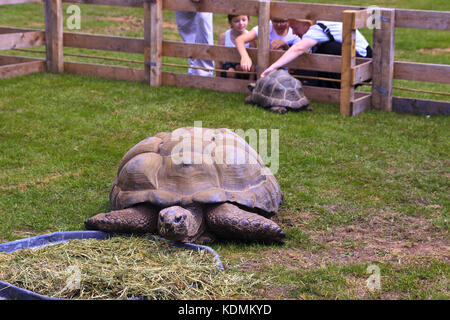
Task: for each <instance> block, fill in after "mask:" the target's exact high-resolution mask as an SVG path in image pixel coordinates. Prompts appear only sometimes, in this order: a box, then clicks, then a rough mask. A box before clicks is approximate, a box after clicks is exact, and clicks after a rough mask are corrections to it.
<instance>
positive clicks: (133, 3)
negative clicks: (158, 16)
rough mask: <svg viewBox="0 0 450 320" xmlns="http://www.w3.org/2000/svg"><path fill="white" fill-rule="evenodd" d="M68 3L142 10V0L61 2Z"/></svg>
mask: <svg viewBox="0 0 450 320" xmlns="http://www.w3.org/2000/svg"><path fill="white" fill-rule="evenodd" d="M62 1H63V2H68V3H79V4H94V5H105V6H118V7H140V8H142V6H143V3H144V1H143V0H62Z"/></svg>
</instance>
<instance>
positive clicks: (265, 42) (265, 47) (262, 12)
mask: <svg viewBox="0 0 450 320" xmlns="http://www.w3.org/2000/svg"><path fill="white" fill-rule="evenodd" d="M258 8H259V9H258V78H259V77H260V75H261V73H262V72H263V71H264V70H266V69H267V68H268V67H269V65H270V42H269V32H270V30H269V22H270V0H259V5H258Z"/></svg>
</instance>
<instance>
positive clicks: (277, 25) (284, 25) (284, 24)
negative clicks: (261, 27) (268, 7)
mask: <svg viewBox="0 0 450 320" xmlns="http://www.w3.org/2000/svg"><path fill="white" fill-rule="evenodd" d="M272 25H273V28H274V29H275V31H276V32H277V33H278V34H280V35H281V34H283V33H284V32H285V31H286V30H287V29H288V28H289V20H288V19H282V18H273V19H272Z"/></svg>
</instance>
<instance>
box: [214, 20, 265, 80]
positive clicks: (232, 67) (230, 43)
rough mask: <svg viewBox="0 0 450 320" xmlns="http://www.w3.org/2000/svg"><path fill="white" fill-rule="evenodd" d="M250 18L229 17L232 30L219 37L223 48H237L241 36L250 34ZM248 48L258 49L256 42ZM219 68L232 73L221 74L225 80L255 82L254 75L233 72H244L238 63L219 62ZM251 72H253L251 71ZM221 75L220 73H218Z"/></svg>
mask: <svg viewBox="0 0 450 320" xmlns="http://www.w3.org/2000/svg"><path fill="white" fill-rule="evenodd" d="M249 20H250V17H249V16H247V15H232V14H229V15H228V23H229V24H230V29H228V30H227V31H225V32H224V33H222V34H221V35H220V36H219V41H218V44H219V45H221V46H227V47H235V46H236V45H235V40H236V38H237V37H239V36H240V35H243V34H246V33H248V30H247V25H248V22H249ZM245 47H246V48H249V47H250V48H256V43H255V41H251V42H250V43H246V44H245ZM216 65H217V68H219V69H224V70H227V71H231V72H220V76H221V77H224V78H238V79H250V80H255V76H254V75H248V74H239V73H234V72H233V71H242V68H241V65H240V64H239V63H237V62H221V61H219V62H217V63H216ZM250 71H253V69H251V70H250ZM216 74H217V75H219V73H216Z"/></svg>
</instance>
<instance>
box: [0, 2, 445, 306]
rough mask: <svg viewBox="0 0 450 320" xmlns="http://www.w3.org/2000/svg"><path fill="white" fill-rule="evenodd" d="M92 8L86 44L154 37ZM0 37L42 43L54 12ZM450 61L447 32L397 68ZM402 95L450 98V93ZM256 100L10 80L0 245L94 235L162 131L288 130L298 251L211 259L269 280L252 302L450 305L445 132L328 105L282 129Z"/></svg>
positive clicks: (59, 80)
mask: <svg viewBox="0 0 450 320" xmlns="http://www.w3.org/2000/svg"><path fill="white" fill-rule="evenodd" d="M316 2H323V3H339V4H351V5H367V4H368V3H367V1H342V2H341V1H316ZM375 4H377V5H380V6H386V7H403V8H411V9H428V10H450V5H449V3H448V1H403V0H402V1H371V2H370V5H375ZM67 5H68V4H65V5H64V7H65V8H66V7H67ZM80 7H81V9H82V29H81V30H80V32H85V33H104V34H112V35H121V36H134V37H142V36H143V31H142V30H143V29H142V28H143V20H142V9H137V8H118V7H114V8H113V7H102V6H99V7H95V6H88V5H86V6H84V5H83V6H80ZM255 20H256V19H252V23H253V24H256V21H255ZM164 21H165V24H164V39H171V40H178V39H179V36H178V34H177V31H176V25H175V24H174V18H173V14H172V13H171V12H165V15H164ZM0 25H2V26H5V25H7V26H17V27H31V28H36V29H41V28H43V10H42V5H41V4H25V5H17V6H1V7H0ZM226 28H227V26H226V20H225V17H224V16H223V15H217V16H216V17H215V36H216V39H217V37H218V34H219V33H220V32H222V31H223V30H225V29H226ZM67 31H68V30H67ZM363 32H365V34H366V35H367V36H368V37H370V34H369V32H368V30H363ZM449 47H450V37H449V34H448V32H444V31H442V32H441V31H435V30H412V29H398V30H397V32H396V60H409V61H418V62H429V63H443V64H450V55H449V52H448V48H449ZM65 52H74V53H82V52H88V53H92V52H91V51H90V50H75V49H66V50H65ZM8 54H19V55H31V56H39V55H38V54H25V53H23V52H17V51H8ZM96 54H104V55H107V56H114V57H123V58H127V59H143V58H142V55H132V54H121V53H112V52H96ZM67 60H69V61H79V60H82V61H89V62H94V61H92V60H85V59H76V58H67ZM165 61H177V62H183V63H186V61H184V60H183V59H166V60H165ZM95 63H100V62H98V61H95ZM133 66H134V67H136V65H133ZM179 72H184V70H179ZM402 86H410V87H411V88H426V89H428V90H430V89H431V90H434V91H445V92H449V91H450V90H449V86H447V85H435V84H426V85H424V84H414V83H411V82H407V81H405V82H402ZM395 94H396V95H404V96H416V97H418V96H417V95H416V94H413V93H410V92H398V93H397V92H396V93H395ZM420 97H421V98H434V99H441V100H445V99H443V98H445V97H442V96H430V95H425V94H424V95H420ZM244 98H245V95H243V94H225V93H219V92H213V91H208V90H199V89H191V88H177V87H170V86H164V87H158V88H152V87H149V86H148V85H146V84H144V83H135V82H122V81H110V80H106V79H101V78H93V77H82V76H75V75H69V74H61V75H54V74H48V73H41V74H33V75H29V76H24V77H19V78H14V79H3V80H0V150H1V153H0V168H1V171H0V243H2V242H6V241H12V240H16V239H20V238H24V237H28V236H32V235H37V234H43V233H48V232H53V231H60V230H80V229H83V228H84V227H83V221H84V220H86V219H87V218H89V217H91V216H92V215H93V214H96V213H99V212H105V211H107V210H108V192H109V188H110V186H111V182H112V180H113V178H114V176H115V173H116V170H117V166H118V163H119V161H120V159H121V158H122V156H123V155H124V154H125V152H126V151H127V150H128V149H130V148H131V147H132V146H134V145H135V144H136V143H137V142H139V141H140V140H142V139H143V138H145V137H148V136H152V135H154V134H156V133H157V132H160V131H171V130H174V129H175V128H178V127H183V126H192V125H194V121H202V125H203V126H204V127H211V128H220V127H228V128H230V129H243V130H248V129H252V128H253V129H256V130H258V129H266V130H270V129H278V130H279V139H280V148H279V170H278V172H277V173H276V178H277V179H278V181H279V183H280V185H281V188H282V190H283V192H284V194H285V203H284V204H283V205H282V207H281V210H280V213H279V215H278V216H277V217H275V219H274V220H276V222H277V223H279V224H280V225H281V226H282V228H283V229H284V230H285V232H286V234H287V239H286V242H285V244H283V245H281V246H275V245H269V246H268V245H262V244H242V243H234V242H231V243H215V244H213V245H211V246H212V247H213V248H214V249H215V250H216V251H217V252H218V253H219V254H220V255H221V257H222V260H223V262H224V264H225V267H226V272H230V273H236V274H247V275H249V276H250V275H253V276H254V277H256V278H257V279H264V281H263V282H261V283H263V284H260V285H257V286H255V287H253V288H250V289H251V290H250V291H251V292H252V293H251V296H250V298H251V299H449V297H450V295H449V287H448V275H449V272H450V270H449V260H448V258H449V251H448V248H449V247H448V241H449V223H448V219H449V196H448V195H449V192H450V188H449V186H450V183H449V182H450V181H449V179H450V171H449V164H450V161H449V158H450V157H449V155H450V145H449V141H450V134H449V133H450V130H449V128H450V122H449V118H448V117H443V116H436V117H434V116H432V117H426V116H415V115H407V114H396V113H386V112H381V111H368V112H364V113H363V114H361V115H359V116H357V117H354V118H349V117H344V116H341V115H340V114H339V106H337V105H329V104H321V103H315V102H313V103H312V107H313V109H314V111H313V112H309V113H288V114H286V115H277V114H273V113H271V112H267V111H265V110H263V109H261V108H257V107H251V106H248V105H245V104H244ZM447 98H448V97H447ZM447 101H448V99H447ZM269 132H270V131H269ZM371 265H375V266H377V267H378V268H379V271H380V276H381V289H380V290H375V291H370V290H368V288H367V285H366V282H367V280H368V279H369V277H370V276H371V274H370V273H368V271H367V270H368V267H369V266H371ZM228 298H239V296H235V295H233V294H230V295H229V297H228Z"/></svg>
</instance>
